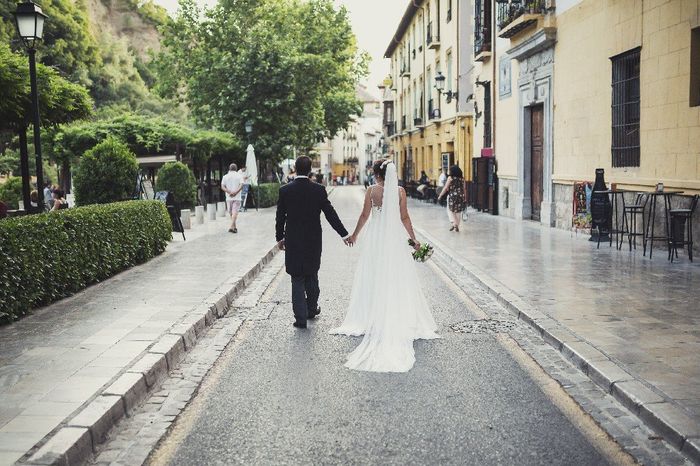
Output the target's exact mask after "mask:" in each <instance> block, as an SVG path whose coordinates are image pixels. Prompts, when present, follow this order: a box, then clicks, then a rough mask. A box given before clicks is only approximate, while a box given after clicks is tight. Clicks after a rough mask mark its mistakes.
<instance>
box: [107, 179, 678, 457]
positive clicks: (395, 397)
mask: <svg viewBox="0 0 700 466" xmlns="http://www.w3.org/2000/svg"><path fill="white" fill-rule="evenodd" d="M357 194H358V192H356V191H355V192H353V191H350V190H348V191H347V192H346V193H343V192H342V191H341V195H335V196H334V202H335V203H336V204H338V206H339V207H340V211H341V216H343V217H344V220H345V221H346V224H352V222H353V220H354V219H353V217H354V215H356V211H357V209H358V197H359V196H357ZM359 194H360V195H361V193H359ZM355 260H356V253H355V250H351V249H346V248H342V246H341V244H340V243H339V242H338V241H337V238H335V237H334V236H333V235H332V234H329V235H327V236H326V252H325V258H324V265H323V268H322V274H321V277H320V278H321V286H322V297H321V303H322V308H323V312H322V314H321V316H320V318H319V320H318V321H315V322H313V324H312V325H311V327H310V329H309V330H308V331H305V332H300V331H297V330H295V329H293V328H292V327H291V325H290V324H291V322H292V316H291V310H290V303H289V293H290V285H289V280H288V278H287V276H286V275H285V274H284V273H280V274H279V275H277V279H276V280H274V281H273V280H272V277H273V275H275V274H276V273H277V272H278V271H279V270H280V267H281V257H278V258H276V259H275V261H274V262H273V263H272V264H271V265H270V266H268V268H267V269H266V270H265V272H264V273H263V275H261V277H260V278H258V279H257V280H256V281H255V283H254V284H253V285H252V287H251V288H250V289H249V290H248V292H247V293H246V295H244V296H242V297H241V298H240V299H239V300H238V301H237V303H236V304H235V306H234V309H233V311H232V312H231V313H230V314H229V315H228V316H227V317H226V318H224V319H222V320H220V321H218V322H217V323H216V324H215V326H214V328H213V329H211V330H210V331H209V333H208V334H207V335H206V337H204V339H202V340H201V341H200V343H198V345H197V346H196V347H195V349H194V350H192V351H191V352H190V353H189V354H188V356H187V358H186V359H185V361H184V362H183V363H182V365H181V367H180V369H179V370H178V371H177V372H175V373H173V374H172V376H171V377H170V378H169V379H168V380H166V381H165V382H164V383H163V386H162V389H161V390H159V391H157V392H156V393H155V394H154V395H153V396H152V397H151V399H150V400H148V402H147V403H146V404H145V405H144V406H143V407H142V408H141V410H140V411H139V412H138V413H137V414H135V415H133V416H132V417H130V418H129V419H126V420H125V421H123V422H122V424H121V425H120V426H119V427H118V428H117V429H115V431H114V432H113V433H112V436H111V440H110V441H109V442H108V443H107V444H106V445H105V446H104V448H103V450H102V452H101V453H100V454H99V455H98V456H97V458H96V462H97V463H99V464H103V463H104V464H108V463H112V464H140V463H141V462H142V461H143V460H144V458H146V457H147V456H148V455H149V452H151V449H152V448H153V447H154V445H155V444H156V443H157V442H158V440H159V439H161V437H163V436H164V435H165V436H166V437H165V439H164V440H162V441H161V443H160V446H159V448H158V449H157V451H155V453H153V454H152V455H151V457H150V459H149V462H150V463H151V464H243V463H245V464H310V463H312V464H340V463H349V464H369V463H374V464H407V463H413V464H423V463H431V464H434V463H453V464H631V463H632V459H631V457H630V456H628V455H627V454H626V453H625V452H624V451H623V449H624V450H625V451H627V452H629V453H631V454H632V455H633V456H634V457H635V458H636V459H637V460H639V461H640V462H642V463H643V464H668V465H675V464H688V463H687V461H686V460H685V459H684V458H683V457H682V456H681V455H680V454H679V453H677V452H676V451H675V450H673V449H672V448H670V447H669V446H668V445H667V444H666V443H665V442H663V441H662V440H660V439H658V438H655V437H654V435H653V434H652V433H651V432H650V431H649V430H648V429H647V428H646V427H645V426H644V425H642V424H641V423H640V422H639V420H638V419H637V418H636V417H635V416H634V415H632V414H631V413H629V412H628V411H627V410H626V409H625V408H624V407H622V406H621V405H620V404H619V403H617V402H616V401H615V400H614V399H612V397H610V395H607V394H606V393H604V392H603V391H602V390H600V389H599V388H598V387H597V386H596V385H594V384H592V383H591V382H590V380H589V379H588V378H587V377H586V376H585V375H584V374H582V373H581V372H580V371H578V369H576V368H575V367H574V366H572V365H571V364H570V363H568V362H567V361H565V360H564V359H563V358H562V357H561V355H560V354H559V353H558V352H556V351H555V350H554V349H553V348H551V347H550V346H549V345H547V344H546V343H545V342H544V341H543V340H542V339H541V338H540V337H539V336H538V335H536V334H535V333H534V331H533V330H532V329H530V328H529V327H528V326H526V325H525V324H524V323H523V322H520V321H517V320H514V319H513V317H512V315H511V314H510V313H509V312H508V311H506V310H505V309H503V308H502V307H501V306H500V304H499V303H497V302H496V301H495V300H494V299H493V298H492V297H491V295H490V294H489V293H488V292H487V291H486V290H484V289H483V288H481V287H480V286H479V285H477V284H476V283H474V282H472V281H470V279H469V277H467V276H465V275H464V274H460V273H458V272H456V271H452V270H450V269H449V267H448V266H447V265H445V264H440V265H441V266H442V267H445V270H446V271H447V274H448V275H450V277H451V278H450V279H448V278H447V277H446V276H445V275H443V273H442V272H441V271H440V270H439V269H438V268H437V267H436V266H435V265H421V266H419V267H420V274H421V278H422V282H423V283H424V289H425V291H426V294H427V296H428V299H429V302H430V303H431V305H432V307H433V309H434V314H435V317H436V320H437V321H438V323H439V325H440V332H441V334H442V335H443V337H444V338H443V339H442V340H439V341H431V342H417V343H416V355H417V362H416V366H415V367H414V369H413V370H412V371H411V372H409V373H407V374H371V373H362V372H355V371H349V370H347V369H345V368H344V367H343V366H342V362H343V359H344V357H345V355H346V354H347V353H348V352H349V351H351V350H352V348H353V347H354V346H355V345H356V344H357V342H358V340H357V339H351V338H344V337H337V336H330V335H328V334H327V331H328V329H329V328H331V327H332V326H333V325H336V324H337V323H338V322H339V321H340V319H341V318H342V313H343V311H344V309H345V306H346V304H347V299H348V294H349V290H348V286H349V285H348V283H349V282H350V280H351V278H352V272H353V268H354V267H353V266H354V262H355ZM271 281H272V284H271V285H270V282H271ZM268 285H269V287H268ZM264 290H266V291H264ZM263 291H264V292H263ZM227 345H228V346H227ZM224 347H225V348H226V349H225V350H224ZM523 349H524V350H525V351H527V353H529V354H531V355H532V358H534V359H532V358H531V357H530V356H528V355H527V354H526V353H525V352H524V351H523ZM217 358H219V359H218V361H217ZM212 365H213V370H211V371H210V372H209V373H208V375H205V373H206V372H207V370H209V368H210V367H211V366H212ZM544 371H546V373H545V372H544ZM547 374H549V376H548V375H547ZM550 376H551V378H550ZM202 380H203V383H202V385H201V387H199V389H198V388H197V387H198V385H199V384H200V382H202ZM193 394H194V395H195V396H194V398H193V400H192V401H191V402H190V403H189V404H188V400H190V397H192V395H193ZM573 400H575V402H574V401H573ZM579 405H580V406H582V407H583V408H585V410H586V411H588V412H589V413H590V416H589V415H587V414H585V413H584V412H583V411H582V410H581V408H580V406H579ZM183 410H184V411H183ZM178 414H180V416H179V417H177V420H176V421H174V420H175V419H176V416H178ZM173 424H174V425H173ZM599 425H600V426H602V427H603V428H604V429H605V430H606V431H607V432H609V433H610V435H612V436H613V437H614V438H615V439H616V440H617V441H618V442H619V445H618V444H617V443H615V442H613V441H611V440H610V438H609V437H608V434H607V433H606V432H605V431H603V430H601V429H600V428H599V427H598V426H599Z"/></svg>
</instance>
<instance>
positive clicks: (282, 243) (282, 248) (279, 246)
mask: <svg viewBox="0 0 700 466" xmlns="http://www.w3.org/2000/svg"><path fill="white" fill-rule="evenodd" d="M277 247H278V248H279V249H280V251H284V249H285V248H284V240H282V241H280V242H278V243H277Z"/></svg>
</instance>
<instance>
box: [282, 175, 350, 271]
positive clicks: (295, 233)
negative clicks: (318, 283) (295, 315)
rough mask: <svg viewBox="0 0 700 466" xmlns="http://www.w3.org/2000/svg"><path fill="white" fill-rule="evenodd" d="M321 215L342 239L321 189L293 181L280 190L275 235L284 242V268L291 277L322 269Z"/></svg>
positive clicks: (338, 223)
mask: <svg viewBox="0 0 700 466" xmlns="http://www.w3.org/2000/svg"><path fill="white" fill-rule="evenodd" d="M321 212H323V213H324V215H325V216H326V220H328V223H330V224H331V226H332V227H333V229H334V230H335V231H337V232H338V234H339V235H340V236H341V237H343V238H344V237H346V236H348V232H347V230H346V229H345V227H344V226H343V223H342V222H341V221H340V218H338V214H337V213H336V211H335V209H334V208H333V206H332V205H331V202H330V201H329V200H328V193H326V188H325V187H324V186H322V185H320V184H317V183H314V182H312V181H310V180H308V179H306V178H296V179H295V180H294V181H293V182H291V183H289V184H287V185H285V186H282V188H281V189H280V196H279V201H278V203H277V222H276V223H277V224H276V236H277V241H282V240H283V239H284V240H285V248H286V256H285V266H286V269H287V273H288V274H289V275H291V276H302V275H314V274H316V273H318V269H319V268H320V267H321V236H322V235H321Z"/></svg>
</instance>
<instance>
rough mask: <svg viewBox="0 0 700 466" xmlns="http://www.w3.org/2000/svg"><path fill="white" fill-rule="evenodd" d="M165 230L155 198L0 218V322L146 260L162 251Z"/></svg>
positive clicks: (168, 235) (167, 225) (167, 226)
mask: <svg viewBox="0 0 700 466" xmlns="http://www.w3.org/2000/svg"><path fill="white" fill-rule="evenodd" d="M171 229H172V224H171V223H170V218H169V217H168V213H167V210H166V209H165V205H164V204H163V203H161V202H159V201H126V202H117V203H113V204H105V205H91V206H86V207H78V208H75V209H66V210H60V211H57V212H49V213H45V214H38V215H30V216H26V217H18V218H11V219H5V220H0V322H9V321H11V320H14V319H17V318H19V317H21V316H23V315H25V314H27V313H28V311H29V310H30V309H32V308H35V307H38V306H43V305H46V304H49V303H51V302H53V301H56V300H57V299H60V298H63V297H65V296H68V295H71V294H73V293H75V292H77V291H80V290H82V289H83V288H85V287H86V286H88V285H91V284H93V283H96V282H99V281H101V280H104V279H106V278H108V277H110V276H112V275H114V274H115V273H117V272H120V271H122V270H124V269H127V268H129V267H131V266H134V265H136V264H140V263H143V262H146V261H147V260H148V259H151V258H152V257H154V256H156V255H158V254H160V253H162V252H163V251H164V250H165V247H166V245H167V244H168V241H169V240H170V239H171V237H172V233H171Z"/></svg>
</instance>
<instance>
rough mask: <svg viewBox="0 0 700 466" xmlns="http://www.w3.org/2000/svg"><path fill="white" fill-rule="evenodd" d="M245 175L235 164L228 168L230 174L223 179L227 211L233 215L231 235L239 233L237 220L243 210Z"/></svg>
mask: <svg viewBox="0 0 700 466" xmlns="http://www.w3.org/2000/svg"><path fill="white" fill-rule="evenodd" d="M244 186H245V185H244V179H243V175H241V173H240V172H239V171H238V167H237V166H236V164H235V163H232V164H231V165H229V166H228V173H227V174H226V175H224V177H223V178H222V179H221V190H222V191H223V192H225V193H226V210H227V211H228V213H229V215H231V227H230V228H229V229H228V231H229V233H238V227H237V226H236V219H237V218H238V212H240V210H241V191H243V187H244Z"/></svg>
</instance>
